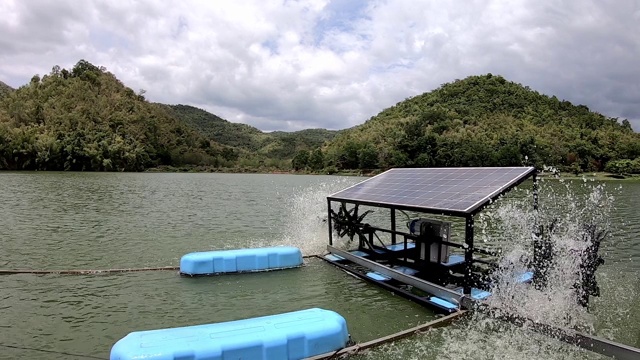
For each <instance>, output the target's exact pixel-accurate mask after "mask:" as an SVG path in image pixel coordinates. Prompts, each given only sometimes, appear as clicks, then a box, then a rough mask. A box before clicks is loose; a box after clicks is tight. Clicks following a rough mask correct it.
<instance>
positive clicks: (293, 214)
mask: <svg viewBox="0 0 640 360" xmlns="http://www.w3.org/2000/svg"><path fill="white" fill-rule="evenodd" d="M359 180H361V179H357V178H341V177H336V178H335V179H332V180H331V181H328V182H323V183H320V184H316V185H313V186H311V187H307V188H304V189H302V190H301V191H300V192H297V193H296V194H295V195H294V196H293V197H291V198H289V199H288V204H287V208H288V209H290V210H289V214H288V215H289V216H288V218H287V222H286V225H285V229H284V236H283V240H282V243H284V244H288V245H292V246H296V247H298V248H300V250H301V251H302V253H303V254H304V255H317V254H322V253H324V252H326V246H327V244H328V243H329V228H328V224H327V196H329V195H331V194H333V193H336V192H338V191H340V190H342V189H344V188H346V187H348V186H350V185H352V184H354V183H355V182H358V181H359ZM334 240H336V237H334Z"/></svg>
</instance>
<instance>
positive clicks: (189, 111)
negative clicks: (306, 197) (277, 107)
mask: <svg viewBox="0 0 640 360" xmlns="http://www.w3.org/2000/svg"><path fill="white" fill-rule="evenodd" d="M164 106H166V107H167V108H168V110H167V111H168V112H169V113H170V114H171V115H173V116H175V117H176V118H177V119H180V120H181V121H183V122H184V123H185V124H187V125H189V126H191V127H192V128H193V129H195V130H196V131H198V133H200V134H201V135H203V136H205V137H207V138H208V139H211V140H212V141H215V142H217V143H219V144H222V145H226V146H230V147H233V148H236V149H237V150H238V151H239V152H240V153H241V154H244V156H251V155H253V156H257V157H258V158H260V159H262V160H265V159H276V160H288V159H291V158H292V157H293V156H294V155H295V153H296V152H298V151H301V150H307V151H308V150H312V149H315V148H319V147H321V146H323V145H324V144H325V142H327V141H329V140H331V139H333V138H334V137H335V135H336V134H337V133H338V132H337V131H332V130H325V129H307V130H301V131H296V132H283V131H275V132H270V133H265V132H262V131H260V130H258V129H257V128H254V127H252V126H249V125H246V124H238V123H232V122H229V121H227V120H224V119H222V118H220V117H218V116H216V115H214V114H211V113H209V112H207V111H205V110H202V109H198V108H195V107H193V106H188V105H164Z"/></svg>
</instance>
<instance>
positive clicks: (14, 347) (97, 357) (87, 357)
mask: <svg viewBox="0 0 640 360" xmlns="http://www.w3.org/2000/svg"><path fill="white" fill-rule="evenodd" d="M0 346H2V347H5V348H10V349H17V350H30V351H39V352H44V353H49V354H57V355H67V356H75V357H79V358H85V359H100V360H108V359H107V358H104V357H99V356H93V355H84V354H74V353H68V352H64V351H55V350H45V349H36V348H30V347H23V346H16V345H5V344H0Z"/></svg>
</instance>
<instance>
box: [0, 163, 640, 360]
mask: <svg viewBox="0 0 640 360" xmlns="http://www.w3.org/2000/svg"><path fill="white" fill-rule="evenodd" d="M361 180H362V178H354V177H333V176H299V175H298V176H296V175H253V174H252V175H247V174H150V173H125V174H120V173H106V174H99V173H42V172H38V173H30V172H23V173H0V268H1V269H47V270H49V269H111V268H138V267H158V266H169V265H173V266H176V265H178V263H179V259H180V257H181V256H182V255H184V254H185V253H188V252H192V251H200V250H211V249H225V248H240V247H253V246H265V245H294V246H299V247H301V248H302V249H303V252H304V253H305V254H307V255H311V254H319V253H322V252H323V250H324V248H325V246H326V243H327V229H326V225H325V224H323V222H322V218H323V217H324V216H325V213H326V210H325V207H326V200H325V198H326V196H327V195H328V194H330V193H332V192H335V191H337V190H339V189H342V188H344V187H346V186H348V185H350V184H353V183H355V182H358V181H361ZM579 183H580V182H576V185H575V187H576V188H579V185H578V184H579ZM620 185H621V188H619V187H620ZM572 186H573V185H572ZM606 186H607V187H608V188H610V189H611V191H612V192H613V193H614V195H615V197H616V206H615V209H614V210H613V212H612V213H611V221H612V228H613V229H614V230H615V231H614V232H613V234H612V236H611V239H610V241H609V240H607V241H608V244H609V245H606V244H605V245H604V248H603V250H602V251H601V252H602V254H603V255H604V257H605V261H606V263H605V265H603V266H602V267H601V269H600V270H599V272H598V276H599V277H598V279H599V284H600V287H601V290H602V296H601V297H600V298H597V299H595V301H594V302H593V309H592V313H593V325H594V329H595V330H594V331H595V332H596V333H597V334H599V335H601V336H604V337H607V338H610V339H613V340H616V341H619V342H623V343H626V344H630V345H633V346H640V314H639V313H640V312H639V311H638V310H637V309H638V308H639V307H640V300H639V299H638V296H637V295H638V294H639V293H640V280H639V278H640V238H639V236H638V235H640V216H639V215H638V214H639V213H640V203H639V202H638V200H639V199H640V183H633V182H614V181H611V182H607V184H606ZM309 307H321V308H325V309H331V310H334V311H337V312H338V313H340V314H341V315H343V316H344V317H345V318H346V319H347V324H348V327H349V330H350V333H351V335H352V337H353V338H354V340H356V341H366V340H370V339H373V338H376V337H380V336H383V335H387V334H390V333H392V332H395V331H398V330H401V329H405V328H408V327H411V326H415V325H417V324H420V323H424V322H426V321H429V320H432V319H434V318H435V315H434V314H433V313H432V312H431V311H429V310H427V309H424V308H422V307H420V306H417V305H415V304H413V303H411V302H409V301H407V300H405V299H402V298H400V297H397V296H394V295H391V294H390V293H388V292H386V291H383V290H381V289H379V288H377V287H375V286H373V285H369V284H367V283H364V282H362V281H360V280H358V279H355V278H353V277H351V276H349V275H347V274H346V273H344V272H342V271H341V270H339V269H337V268H334V267H332V266H331V265H329V264H326V263H324V262H323V261H321V260H318V259H313V258H311V259H307V260H306V266H304V267H302V268H299V269H292V270H286V271H279V272H270V273H259V274H245V275H230V276H219V277H207V278H193V279H191V278H182V277H180V276H179V275H178V274H177V272H175V271H148V272H136V273H122V274H102V275H30V274H20V275H10V276H0V314H1V316H0V359H22V358H28V359H60V358H68V359H79V358H83V357H82V356H75V355H69V354H77V355H84V358H86V357H87V356H92V357H97V358H108V354H109V350H110V348H111V346H112V345H113V343H115V341H117V340H118V339H120V338H122V337H123V336H125V335H126V334H127V333H129V332H131V331H135V330H145V329H156V328H164V327H176V326H186V325H194V324H202V323H212V322H220V321H228V320H235V319H242V318H247V317H254V316H261V315H268V314H276V313H281V312H286V311H294V310H299V309H304V308H309ZM485 330H486V329H480V330H473V329H472V331H473V334H472V336H468V335H469V334H467V333H465V331H467V330H465V328H464V326H463V325H460V326H458V327H454V328H449V329H444V330H437V331H433V332H429V333H428V334H426V335H421V336H418V337H417V338H413V339H411V340H409V341H405V342H402V343H400V344H399V345H398V344H396V345H392V346H387V347H384V348H381V349H377V350H374V351H371V352H369V353H367V354H365V355H362V356H360V357H363V358H386V359H388V358H398V359H399V358H403V359H405V358H424V357H426V358H447V357H448V356H450V358H457V357H459V356H468V354H476V355H478V354H479V353H477V349H480V348H483V345H482V344H485V343H486V342H487V341H488V339H490V341H495V342H498V343H500V344H503V345H504V347H505V349H504V351H505V352H504V353H498V354H502V355H503V356H502V357H504V355H506V357H508V354H512V353H513V352H511V351H514V349H520V350H518V352H517V353H518V354H519V357H521V358H537V357H540V354H542V353H545V352H541V351H540V348H543V349H546V350H545V351H547V352H548V351H553V352H554V353H557V354H564V355H566V356H562V357H561V358H566V357H567V356H569V357H570V355H571V354H574V355H575V356H576V358H582V357H584V354H583V353H581V352H575V353H573V352H572V351H573V350H572V349H569V350H567V349H566V348H567V347H563V346H561V345H557V344H555V343H554V342H553V341H551V340H547V339H544V338H542V339H539V340H536V339H537V338H536V337H535V336H529V335H523V336H521V337H522V338H525V339H527V340H526V342H524V343H512V342H509V341H507V340H508V339H506V338H505V336H504V335H502V334H511V335H509V336H508V338H513V336H512V335H513V334H518V331H519V330H515V329H510V330H509V331H506V332H505V331H498V330H495V329H490V330H486V331H485ZM461 334H464V336H462V335H461ZM456 336H457V337H458V338H459V341H457V342H456V345H455V346H456V349H451V344H450V343H447V341H446V339H447V338H456ZM485 347H486V345H485ZM30 349H31V350H30ZM33 349H38V350H33ZM522 349H525V350H526V349H529V350H531V351H534V350H535V351H534V352H532V353H527V351H523V350H522ZM549 349H550V350H549ZM454 350H455V351H454ZM474 351H476V352H475V353H474ZM483 351H485V352H486V351H489V350H487V349H485V350H483ZM492 351H495V349H493V350H492ZM536 351H537V352H536ZM60 353H68V354H67V355H62V354H60ZM489 353H490V352H489ZM447 354H449V355H447ZM465 354H467V355H465ZM527 354H530V356H528V355H527ZM567 354H569V355H567ZM472 357H475V358H481V356H472ZM491 357H493V355H491V356H488V358H491Z"/></svg>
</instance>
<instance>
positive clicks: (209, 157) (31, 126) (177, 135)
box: [0, 60, 224, 171]
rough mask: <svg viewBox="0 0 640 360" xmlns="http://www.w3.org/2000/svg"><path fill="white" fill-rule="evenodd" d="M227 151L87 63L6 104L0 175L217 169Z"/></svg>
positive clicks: (1, 105)
mask: <svg viewBox="0 0 640 360" xmlns="http://www.w3.org/2000/svg"><path fill="white" fill-rule="evenodd" d="M223 150H224V149H223V147H222V146H221V145H218V144H215V143H211V142H210V141H209V140H207V139H206V138H204V137H202V136H200V135H198V134H197V133H196V132H195V131H193V130H192V129H190V128H189V127H188V126H186V125H184V124H182V123H181V122H180V121H178V120H176V119H174V118H173V117H171V116H170V115H168V114H167V113H166V111H164V109H163V108H162V107H160V106H157V105H154V104H150V103H149V102H147V101H146V100H145V99H144V97H143V96H142V95H139V94H136V93H135V92H134V91H133V90H131V89H130V88H127V87H125V86H124V85H123V84H122V83H121V82H120V81H118V80H117V79H116V78H115V76H113V75H112V74H111V73H108V72H106V70H105V69H104V68H98V67H96V66H94V65H92V64H90V63H88V62H86V61H84V60H81V61H80V62H78V64H77V65H75V67H74V68H73V69H71V70H66V69H60V68H59V67H58V66H56V67H54V68H53V70H52V71H51V73H50V74H48V75H45V76H43V77H42V78H40V77H39V76H38V75H36V76H34V77H33V78H32V79H31V82H30V83H29V84H27V85H25V86H22V87H20V88H19V89H17V90H16V91H15V92H13V93H12V94H11V95H10V96H6V97H4V98H3V99H2V100H1V101H0V169H27V170H96V171H98V170H118V171H139V170H143V169H145V168H148V167H153V166H158V165H182V164H205V165H215V164H216V163H218V162H220V161H221V157H220V156H221V155H222V151H223Z"/></svg>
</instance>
